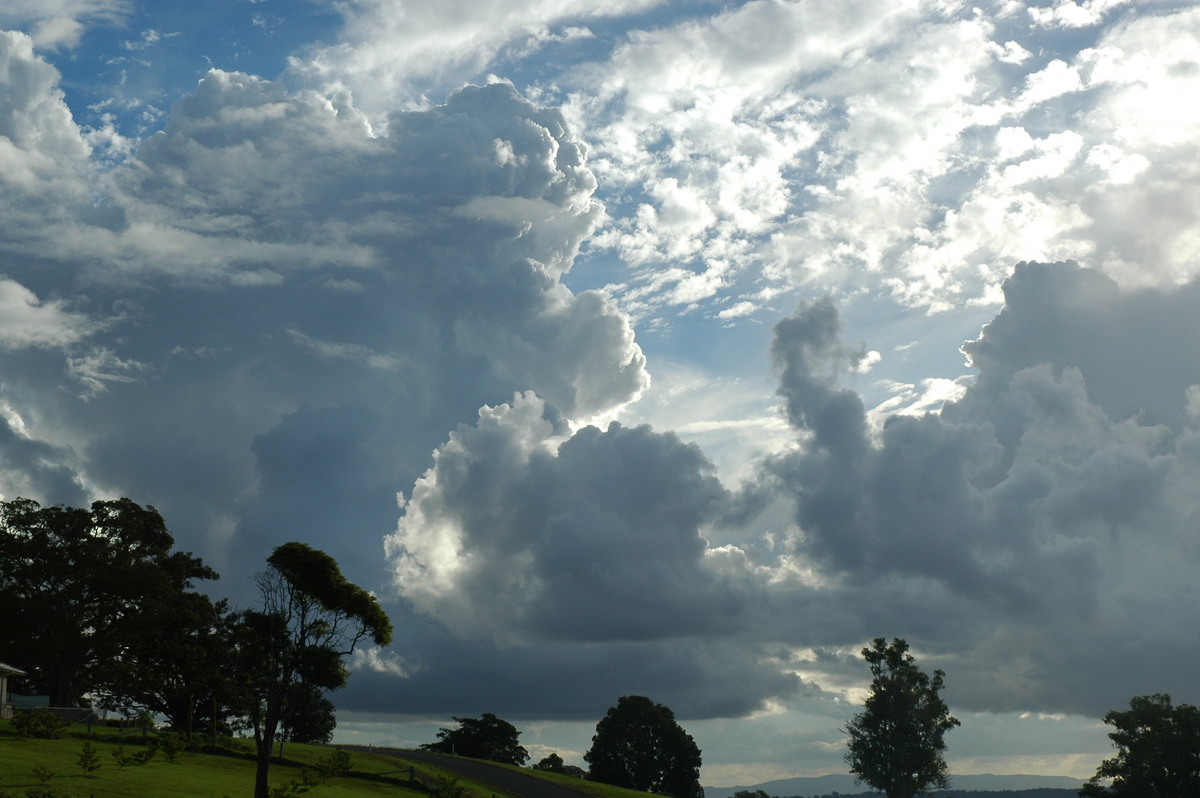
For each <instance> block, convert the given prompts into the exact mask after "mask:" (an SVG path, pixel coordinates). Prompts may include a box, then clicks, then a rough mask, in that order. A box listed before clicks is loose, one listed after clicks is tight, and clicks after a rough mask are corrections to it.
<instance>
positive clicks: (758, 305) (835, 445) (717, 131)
mask: <svg viewBox="0 0 1200 798" xmlns="http://www.w3.org/2000/svg"><path fill="white" fill-rule="evenodd" d="M0 30H2V31H3V32H2V33H0V496H2V497H3V498H4V499H12V498H16V497H18V496H25V497H30V498H35V499H37V500H39V501H42V502H43V503H47V504H58V503H64V504H69V505H80V504H85V503H87V502H89V501H91V500H93V499H96V498H108V497H117V496H128V497H129V498H131V499H133V500H135V501H137V502H139V503H142V504H150V505H153V506H154V507H156V508H158V509H159V511H160V512H161V513H162V514H163V516H164V517H165V518H166V520H167V523H168V525H169V527H170V529H171V531H172V533H173V534H174V536H175V538H176V543H177V548H179V549H180V550H185V551H192V552H194V553H196V554H198V555H199V556H201V557H203V559H204V560H205V561H206V562H207V563H209V564H210V565H212V566H213V567H214V568H215V569H216V570H218V571H219V572H220V573H221V574H222V579H221V580H220V582H219V583H217V584H216V585H214V586H212V587H211V590H212V592H214V594H216V595H220V596H230V597H231V598H233V599H234V600H235V601H237V602H241V603H244V604H249V603H251V602H253V599H254V595H253V583H252V581H251V576H252V574H253V573H254V571H256V570H258V569H260V568H262V567H263V566H264V564H265V558H266V556H267V555H268V554H269V553H270V551H271V549H272V548H273V547H274V546H276V545H279V544H280V543H283V542H286V541H288V540H302V541H304V542H307V543H309V544H311V545H313V546H316V547H318V548H322V549H324V550H325V551H327V552H329V553H330V554H332V555H333V556H334V557H335V558H336V559H337V560H338V561H339V563H341V565H342V568H343V570H344V571H345V573H346V574H347V575H348V576H349V577H350V578H351V579H352V580H354V581H355V582H356V583H357V584H360V585H362V586H364V587H367V588H369V589H371V590H373V591H374V592H375V593H376V594H377V595H378V596H379V598H380V601H381V603H382V604H383V605H384V607H385V608H386V609H387V610H388V612H389V614H390V615H391V617H392V619H393V623H394V624H395V626H396V640H395V641H394V643H393V644H392V645H391V646H390V647H388V648H387V649H386V650H378V649H368V650H364V651H361V652H360V653H359V654H357V655H356V656H355V658H354V660H353V663H352V664H353V667H354V674H353V675H352V677H351V680H350V684H349V686H348V687H347V688H346V689H345V690H343V691H341V692H340V693H337V694H335V695H334V696H333V698H334V699H335V703H336V704H337V706H338V719H339V726H338V732H337V740H339V741H342V742H359V743H373V744H387V745H404V746H412V745H416V744H419V743H423V742H431V741H432V740H433V739H434V735H435V733H436V730H437V729H438V728H439V727H441V726H447V725H451V720H450V719H451V717H452V716H460V717H461V716H477V715H479V714H481V713H483V712H493V713H495V714H498V715H500V716H501V717H504V718H505V719H507V720H509V721H511V722H513V723H514V724H515V725H516V726H517V727H518V728H519V729H521V730H522V737H521V740H522V742H523V743H524V744H525V745H526V747H527V748H529V750H530V752H531V754H532V755H533V757H534V759H535V760H537V759H540V758H541V757H543V756H545V755H547V754H549V753H551V752H554V751H557V752H558V753H560V754H561V755H562V756H563V757H564V759H566V760H567V761H568V762H574V763H576V764H582V760H581V756H582V754H583V752H584V751H586V750H587V748H588V746H589V744H590V737H591V734H592V733H593V732H594V728H595V723H596V722H597V721H598V720H599V719H600V718H601V717H602V716H603V715H604V712H605V711H606V709H607V708H608V707H609V706H612V705H613V704H615V703H616V699H617V698H618V697H620V696H622V695H630V694H635V695H646V696H649V697H651V698H652V699H653V700H655V701H656V702H659V703H663V704H666V705H668V706H669V707H671V708H672V709H673V710H674V712H675V713H676V716H677V717H678V718H679V719H680V721H681V723H682V725H683V726H684V727H685V728H686V729H687V730H688V731H689V732H690V733H692V734H693V736H694V737H695V738H696V740H697V743H698V744H699V745H700V747H701V749H702V750H703V756H704V768H703V771H702V781H703V783H705V784H707V785H711V786H729V785H735V784H741V785H748V784H756V783H760V782H764V781H767V780H770V779H777V778H785V777H789V776H798V775H820V774H825V773H839V772H845V765H844V764H843V762H842V752H843V750H844V735H843V733H842V732H841V730H840V729H841V727H842V726H843V724H844V723H845V722H846V721H847V720H848V719H849V718H850V717H851V716H852V715H853V714H854V713H855V711H856V709H857V707H858V706H859V704H860V702H861V700H862V698H863V696H864V695H865V688H866V685H867V682H868V679H869V673H868V671H867V669H866V666H865V663H864V662H863V661H862V659H861V657H860V656H859V652H860V650H861V649H862V647H863V646H864V645H865V644H866V643H867V642H869V641H870V640H871V639H872V638H875V637H887V638H891V637H902V638H904V639H906V640H907V641H908V642H909V643H910V645H911V646H912V650H913V652H914V653H915V655H916V656H917V659H918V662H919V663H920V664H921V665H922V666H923V667H924V668H926V669H927V670H932V669H934V668H941V669H943V670H944V671H945V672H946V692H945V697H946V699H947V700H948V702H949V703H950V705H951V707H952V710H953V711H954V712H955V714H956V715H957V716H958V717H959V718H960V720H962V727H961V728H960V729H957V730H955V731H953V732H952V733H951V734H950V735H949V736H948V738H947V741H948V744H949V749H948V752H947V757H948V760H949V762H950V766H951V770H952V771H953V772H958V773H1041V774H1046V775H1069V776H1077V777H1080V778H1087V777H1089V776H1090V775H1092V774H1093V773H1094V771H1095V768H1096V766H1097V765H1098V764H1099V762H1100V760H1101V759H1102V758H1104V757H1105V756H1107V755H1108V754H1109V753H1110V752H1111V748H1110V746H1109V742H1108V740H1107V737H1106V735H1105V727H1104V725H1103V724H1102V723H1101V722H1100V720H1099V718H1100V717H1102V715H1103V714H1104V713H1105V712H1106V711H1108V710H1110V709H1119V708H1122V707H1125V706H1127V705H1128V701H1129V699H1130V698H1131V697H1133V696H1135V695H1143V694H1148V693H1156V692H1165V693H1169V694H1170V695H1171V696H1172V697H1173V698H1174V699H1175V700H1176V701H1177V702H1188V703H1200V694H1198V692H1197V691H1198V690H1200V687H1198V686H1197V681H1196V679H1195V674H1196V665H1195V663H1196V662H1197V661H1200V632H1197V629H1200V625H1198V624H1197V618H1198V616H1200V587H1198V582H1197V579H1196V572H1197V565H1198V564H1200V534H1198V528H1200V491H1197V490H1196V485H1197V482H1198V480H1200V354H1198V353H1200V313H1197V312H1196V308H1197V305H1198V303H1200V218H1198V214H1200V104H1198V103H1196V102H1195V101H1194V98H1195V97H1197V96H1200V3H1192V2H1150V1H1149V0H1147V1H1146V2H1130V1H1129V0H1080V1H1078V2H1072V0H1038V2H1030V3H1026V2H1018V0H994V1H992V2H980V3H977V4H975V5H972V4H968V3H963V2H957V1H956V0H928V1H926V2H916V1H915V0H907V1H903V0H902V1H898V0H878V1H876V0H845V1H844V2H833V1H832V0H793V1H791V2H785V1H784V0H754V1H753V2H736V1H730V2H720V3H717V2H706V1H705V0H694V1H692V2H687V1H679V2H663V1H662V0H613V1H612V2H608V3H600V4H597V3H592V2H589V3H583V2H578V0H537V1H536V2H535V1H534V0H508V1H507V2H504V3H496V2H491V1H490V0H446V1H445V2H441V3H416V2H404V0H342V1H341V2H325V1H324V0H211V2H207V3H204V4H196V3H194V2H183V0H6V2H4V3H3V4H2V5H0Z"/></svg>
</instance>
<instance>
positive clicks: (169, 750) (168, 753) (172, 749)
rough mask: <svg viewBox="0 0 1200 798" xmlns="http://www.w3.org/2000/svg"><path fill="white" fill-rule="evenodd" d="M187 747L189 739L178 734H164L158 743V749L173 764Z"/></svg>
mask: <svg viewBox="0 0 1200 798" xmlns="http://www.w3.org/2000/svg"><path fill="white" fill-rule="evenodd" d="M187 747H188V742H187V740H186V739H185V738H184V737H183V736H182V735H178V734H164V735H163V737H162V739H161V740H159V741H158V745H157V748H158V750H159V751H162V755H163V759H165V760H167V761H168V762H170V763H171V764H175V760H176V759H177V758H178V757H179V755H180V754H181V753H183V752H184V751H185V750H187Z"/></svg>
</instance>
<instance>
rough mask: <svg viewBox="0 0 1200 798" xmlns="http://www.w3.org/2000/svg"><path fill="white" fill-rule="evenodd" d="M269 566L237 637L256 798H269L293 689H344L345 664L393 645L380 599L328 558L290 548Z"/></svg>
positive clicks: (305, 547) (273, 556)
mask: <svg viewBox="0 0 1200 798" xmlns="http://www.w3.org/2000/svg"><path fill="white" fill-rule="evenodd" d="M267 564H268V565H269V566H270V567H269V568H268V569H267V570H266V571H263V572H260V573H259V574H257V575H256V577H255V579H256V581H257V583H258V588H259V593H260V594H261V597H262V609H261V610H247V611H245V612H243V613H241V615H240V617H239V622H238V624H237V628H236V629H235V633H234V639H235V648H236V651H237V662H238V665H237V668H236V672H237V674H238V684H239V688H240V696H241V705H242V708H243V711H244V712H245V714H246V716H247V717H248V718H249V720H250V724H251V726H252V727H253V729H254V741H255V746H256V748H257V757H258V770H257V775H256V780H255V787H254V795H255V798H269V792H270V791H269V787H268V782H267V775H268V769H269V768H270V763H271V747H272V742H273V741H274V739H275V735H276V732H278V731H279V729H280V726H281V724H283V723H284V722H285V721H286V720H287V719H288V718H289V716H290V711H291V708H292V705H291V703H290V702H291V701H293V700H296V697H297V695H300V694H302V693H298V692H297V690H296V688H295V687H294V685H296V684H298V683H302V684H304V685H306V687H307V688H308V689H310V690H336V689H338V688H340V687H342V686H344V685H345V683H346V676H347V673H346V667H345V665H344V664H343V662H342V658H343V657H345V656H347V655H349V654H351V653H353V651H354V649H355V647H356V646H357V645H358V644H359V643H360V642H361V641H362V640H363V639H364V638H367V637H370V638H371V639H372V640H374V641H375V643H376V644H377V645H381V646H383V645H387V644H388V643H389V642H391V639H392V624H391V621H389V620H388V617H387V614H386V613H384V611H383V609H382V608H381V607H380V606H379V603H378V601H376V599H375V597H374V596H373V595H371V594H370V593H368V592H367V591H366V590H363V589H362V588H361V587H358V586H357V585H355V584H353V583H351V582H349V581H348V580H347V579H346V578H345V577H344V576H342V572H341V570H340V569H339V568H338V565H337V562H336V561H335V560H334V559H333V558H332V557H330V556H329V555H328V554H326V553H325V552H323V551H320V550H318V549H314V548H312V547H311V546H308V545H306V544H304V543H295V542H293V543H285V544H283V545H282V546H279V547H277V548H276V549H275V550H274V551H273V552H272V553H271V556H270V557H268V558H267Z"/></svg>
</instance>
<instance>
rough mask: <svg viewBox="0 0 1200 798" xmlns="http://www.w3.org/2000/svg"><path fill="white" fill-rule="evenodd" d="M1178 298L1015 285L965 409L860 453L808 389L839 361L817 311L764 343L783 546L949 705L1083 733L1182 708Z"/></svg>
mask: <svg viewBox="0 0 1200 798" xmlns="http://www.w3.org/2000/svg"><path fill="white" fill-rule="evenodd" d="M1196 291H1197V285H1196V284H1195V283H1192V284H1188V285H1185V286H1181V287H1180V288H1178V289H1176V290H1171V291H1151V290H1122V289H1120V288H1118V287H1117V286H1116V285H1115V284H1114V283H1113V282H1112V281H1111V280H1110V279H1108V278H1106V277H1104V276H1102V275H1100V274H1099V273H1097V272H1094V271H1092V270H1089V269H1083V268H1081V267H1079V266H1077V265H1076V264H1073V263H1059V264H1037V263H1028V264H1022V265H1020V266H1018V267H1017V269H1016V270H1015V273H1014V275H1013V276H1012V278H1010V280H1009V281H1008V282H1007V283H1006V289H1005V298H1006V304H1005V307H1004V309H1003V310H1002V311H1001V312H1000V313H999V314H998V315H997V317H996V319H995V320H994V321H993V322H992V323H991V324H989V325H988V326H987V327H986V328H985V329H984V331H983V333H982V334H981V336H980V338H979V339H978V340H976V341H972V342H969V343H967V344H966V345H965V346H964V351H965V352H966V353H967V354H968V355H969V356H970V357H971V362H972V365H974V366H975V367H976V368H977V369H978V370H979V375H978V377H977V379H976V381H975V382H974V384H972V385H971V386H970V388H969V390H968V391H967V393H966V395H965V396H964V397H963V398H962V399H961V401H959V402H956V403H954V404H952V405H949V406H947V407H946V408H945V409H944V410H943V411H942V412H941V413H940V414H930V415H925V416H923V417H894V418H891V419H889V420H888V421H887V423H885V425H884V427H883V429H882V430H881V431H880V432H879V433H878V435H877V436H869V435H867V433H866V431H865V430H866V428H865V426H864V425H863V424H861V423H854V422H852V421H850V420H844V421H840V422H839V421H838V419H839V418H841V416H839V415H838V413H837V412H836V410H830V408H837V407H839V405H841V404H844V405H853V397H850V396H847V395H846V393H845V391H844V390H837V389H836V388H834V387H830V386H829V385H828V384H827V383H828V382H829V380H828V377H827V374H828V371H827V370H822V368H820V363H822V362H827V361H829V360H830V359H835V354H836V350H837V347H838V346H840V344H839V343H838V338H837V337H836V336H834V335H831V334H830V332H829V331H830V329H831V327H833V325H835V324H836V318H835V317H832V316H831V313H830V309H829V307H828V305H827V304H826V303H818V304H816V305H813V306H808V307H804V308H802V309H801V311H800V312H799V313H798V314H797V316H796V317H795V318H793V319H790V320H788V321H785V322H783V323H781V324H780V325H779V327H778V328H777V330H776V344H775V347H776V357H777V360H778V361H779V362H780V363H781V377H782V386H781V394H782V395H783V396H784V397H785V399H786V400H787V402H788V412H789V418H791V419H792V420H793V423H794V424H795V425H796V426H797V428H798V429H799V430H800V431H801V432H803V433H805V434H807V435H809V436H810V437H809V438H808V439H806V442H805V443H804V445H802V446H801V448H800V449H799V450H798V451H797V452H795V453H794V454H791V455H788V456H785V457H783V458H780V459H779V460H778V461H776V462H775V463H773V464H772V466H771V470H772V472H773V473H774V474H775V475H776V477H777V478H778V479H779V480H780V485H781V488H782V489H783V490H784V491H786V492H788V493H790V495H791V496H793V498H794V500H795V507H796V515H795V517H796V525H797V530H798V531H797V538H796V545H797V547H798V549H799V550H800V551H802V552H806V553H808V554H809V555H810V556H813V557H815V558H816V559H817V560H818V561H819V562H821V563H822V565H823V566H824V568H825V570H826V571H827V572H828V573H830V574H831V575H836V576H837V577H838V578H840V579H841V580H844V581H845V583H846V584H848V585H853V589H854V590H855V591H856V593H857V595H856V596H855V597H853V598H852V599H850V600H852V601H855V602H856V603H858V604H860V605H861V606H862V607H863V608H864V611H866V608H868V607H871V606H872V605H875V607H876V608H877V609H876V611H875V612H874V614H875V615H876V618H875V623H876V626H877V629H878V633H879V634H889V635H890V634H899V635H901V636H909V637H910V640H913V642H915V644H917V645H920V646H925V647H927V648H928V649H929V650H931V651H933V652H937V656H942V657H945V660H944V661H945V662H946V663H947V665H946V667H947V670H953V671H956V672H957V677H956V685H957V687H956V690H955V695H954V698H955V701H956V702H957V703H958V705H961V706H967V707H975V708H980V709H993V710H998V709H1045V710H1051V711H1069V712H1088V713H1099V712H1101V711H1102V710H1103V709H1104V708H1105V707H1111V706H1114V705H1117V704H1119V703H1121V701H1122V700H1124V699H1125V698H1126V697H1127V696H1124V695H1123V693H1124V692H1127V691H1129V690H1130V689H1132V686H1133V685H1134V684H1137V685H1141V686H1144V687H1146V688H1150V687H1151V685H1152V684H1155V683H1157V684H1158V687H1157V688H1155V689H1159V690H1164V691H1167V692H1173V693H1183V694H1187V693H1188V692H1189V691H1191V690H1193V689H1194V688H1193V687H1192V686H1191V684H1190V681H1189V678H1190V677H1189V676H1188V671H1189V665H1188V663H1189V662H1190V661H1192V660H1194V658H1195V655H1196V653H1198V652H1196V651H1195V650H1194V649H1195V646H1196V645H1197V641H1196V640H1195V639H1194V636H1193V637H1192V639H1191V640H1190V641H1188V642H1185V641H1187V639H1188V636H1187V635H1186V634H1185V635H1183V636H1181V635H1180V629H1182V628H1186V627H1187V626H1188V625H1189V624H1190V623H1191V621H1190V620H1189V619H1191V618H1194V617H1195V612H1196V610H1197V609H1198V608H1200V607H1198V605H1197V590H1196V588H1195V586H1194V583H1193V582H1194V580H1192V579H1191V577H1190V576H1187V573H1188V571H1189V570H1192V569H1194V566H1195V564H1196V556H1197V554H1198V553H1200V549H1198V548H1197V542H1196V541H1197V539H1196V537H1195V521H1196V518H1197V510H1198V509H1200V503H1198V501H1197V499H1196V498H1195V497H1194V496H1190V495H1189V492H1188V491H1189V489H1188V488H1187V487H1186V485H1188V484H1189V483H1190V482H1191V480H1193V479H1194V478H1195V477H1196V475H1197V472H1196V460H1195V454H1194V446H1195V440H1196V434H1197V427H1196V424H1197V421H1198V420H1200V418H1198V417H1197V415H1196V409H1197V403H1196V398H1197V389H1196V388H1195V387H1194V386H1195V385H1196V384H1197V380H1198V379H1200V373H1198V372H1197V368H1200V366H1198V365H1197V361H1196V359H1195V357H1194V355H1193V354H1192V353H1194V352H1195V351H1197V350H1196V347H1197V345H1200V329H1198V327H1197V324H1196V320H1195V314H1194V312H1192V309H1193V308H1194V307H1195V301H1194V300H1195V297H1196ZM822 352H823V353H825V357H824V360H822V358H820V357H814V353H817V354H820V353H822ZM797 364H799V365H797ZM845 415H846V416H851V415H854V414H853V413H845ZM831 418H832V419H833V420H832V421H831V420H830V419H831ZM1152 574H1153V576H1152ZM1149 582H1153V583H1154V584H1153V585H1150V584H1148V583H1149ZM897 595H907V596H909V597H910V598H911V599H912V600H910V601H908V602H903V603H893V602H894V599H895V597H896V596H897ZM1170 597H1173V598H1170ZM879 607H893V608H894V611H892V612H889V611H886V610H884V611H883V612H879V611H878V608H879ZM913 613H916V614H915V615H914V614H913ZM1134 640H1136V641H1138V642H1137V643H1136V644H1133V643H1131V642H1129V641H1134ZM1113 646H1115V648H1116V650H1115V651H1114V652H1113V653H1112V654H1109V651H1110V648H1112V647H1113ZM1127 646H1128V647H1130V648H1133V649H1136V650H1139V651H1141V652H1142V653H1143V657H1144V658H1145V660H1146V661H1145V663H1144V664H1141V665H1139V664H1138V663H1137V658H1136V657H1133V656H1123V655H1122V654H1121V652H1122V651H1124V650H1127Z"/></svg>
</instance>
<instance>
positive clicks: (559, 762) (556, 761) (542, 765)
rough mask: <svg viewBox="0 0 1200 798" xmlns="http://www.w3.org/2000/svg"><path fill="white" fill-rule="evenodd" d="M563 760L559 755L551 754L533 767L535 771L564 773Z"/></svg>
mask: <svg viewBox="0 0 1200 798" xmlns="http://www.w3.org/2000/svg"><path fill="white" fill-rule="evenodd" d="M565 764H566V763H565V762H563V758H562V757H561V756H559V755H558V754H550V756H547V757H545V758H543V759H542V760H541V761H539V762H538V763H537V764H536V765H534V766H533V769H534V770H545V771H548V772H550V773H562V772H563V768H564V766H565Z"/></svg>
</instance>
